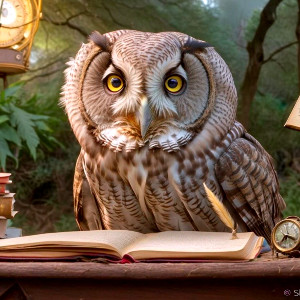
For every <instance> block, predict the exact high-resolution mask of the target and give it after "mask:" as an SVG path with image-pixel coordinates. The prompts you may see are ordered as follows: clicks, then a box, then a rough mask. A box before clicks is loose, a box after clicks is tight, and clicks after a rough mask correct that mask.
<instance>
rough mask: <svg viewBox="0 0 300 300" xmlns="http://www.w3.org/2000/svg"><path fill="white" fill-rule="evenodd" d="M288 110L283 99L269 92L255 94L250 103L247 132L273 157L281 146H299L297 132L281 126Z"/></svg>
mask: <svg viewBox="0 0 300 300" xmlns="http://www.w3.org/2000/svg"><path fill="white" fill-rule="evenodd" d="M290 111H291V108H290V107H289V106H288V105H287V103H286V102H285V101H284V100H282V99H279V98H275V97H273V96H272V95H269V94H268V95H260V96H259V95H257V96H256V98H255V100H254V102H253V104H252V108H251V114H250V119H251V124H250V130H249V132H250V133H251V134H252V135H253V136H254V137H255V138H256V139H257V140H259V141H260V142H261V143H262V144H263V146H264V147H265V148H266V150H267V151H268V152H270V153H271V154H272V155H273V156H275V157H276V155H277V153H278V152H279V151H281V150H282V149H283V148H285V149H286V150H287V151H292V150H293V149H294V148H297V147H299V132H296V131H293V130H290V129H287V128H284V127H283V125H284V123H285V121H286V119H287V117H288V115H289V113H290ZM283 141H284V144H283Z"/></svg>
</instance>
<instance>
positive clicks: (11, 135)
mask: <svg viewBox="0 0 300 300" xmlns="http://www.w3.org/2000/svg"><path fill="white" fill-rule="evenodd" d="M0 138H2V139H5V140H7V141H10V142H13V143H15V144H16V145H18V146H22V143H21V139H20V137H19V135H18V133H17V131H16V130H15V129H14V128H13V127H11V126H9V125H8V124H1V125H0Z"/></svg>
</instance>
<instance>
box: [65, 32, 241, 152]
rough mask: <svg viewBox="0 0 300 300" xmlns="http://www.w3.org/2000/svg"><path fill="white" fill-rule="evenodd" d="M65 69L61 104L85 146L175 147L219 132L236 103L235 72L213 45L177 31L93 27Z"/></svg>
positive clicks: (230, 118) (229, 120)
mask: <svg viewBox="0 0 300 300" xmlns="http://www.w3.org/2000/svg"><path fill="white" fill-rule="evenodd" d="M69 65H70V67H69V68H68V69H67V70H66V84H65V85H64V88H63V97H62V104H63V105H64V106H65V108H66V111H67V114H68V117H69V120H70V123H71V125H72V128H73V131H74V133H75V135H76V137H77V139H78V141H79V143H80V144H81V146H82V147H83V148H84V149H86V148H88V147H89V145H91V144H97V145H99V144H101V145H102V146H104V147H108V148H110V149H112V150H113V151H131V150H134V149H137V148H139V147H143V146H144V145H146V144H148V146H149V148H150V149H152V148H162V149H163V150H165V151H169V152H171V151H176V150H179V149H180V147H182V146H184V145H185V144H187V143H188V142H189V141H190V140H191V139H192V138H193V137H194V136H195V135H197V136H198V135H203V138H204V139H205V138H206V137H207V136H208V135H209V136H214V137H216V138H217V137H219V136H220V135H224V134H225V133H226V132H227V131H228V129H229V128H230V127H231V126H232V124H233V122H234V119H235V114H236V106H237V97H236V90H235V87H234V83H233V79H232V76H231V73H230V71H229V69H228V67H227V65H226V63H225V62H224V61H223V60H222V58H221V57H220V56H219V55H218V54H217V52H216V51H215V50H214V49H213V48H212V47H210V46H209V45H208V44H207V43H205V42H203V41H199V40H196V39H193V38H191V37H190V36H188V35H186V34H182V33H177V32H162V33H149V32H139V31H131V30H120V31H115V32H111V33H107V34H104V35H101V34H100V33H98V32H94V33H93V34H92V35H91V36H90V42H89V43H88V44H83V45H82V47H81V49H80V51H79V52H78V54H77V56H76V58H75V60H73V61H71V62H70V63H69Z"/></svg>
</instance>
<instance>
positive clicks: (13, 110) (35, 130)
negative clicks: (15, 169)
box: [0, 83, 61, 169]
mask: <svg viewBox="0 0 300 300" xmlns="http://www.w3.org/2000/svg"><path fill="white" fill-rule="evenodd" d="M22 86H23V84H20V83H19V84H15V85H12V86H10V87H9V88H7V89H5V90H4V91H2V92H1V94H0V149H1V150H0V167H1V168H3V169H5V167H6V159H7V157H10V158H12V159H14V160H15V162H16V163H17V164H18V160H19V154H20V151H22V150H25V149H26V150H27V151H29V153H30V155H31V157H32V158H33V159H34V160H35V159H36V155H37V154H36V151H37V148H38V146H39V144H40V142H41V140H42V141H43V144H44V145H45V146H47V147H48V148H50V147H51V146H52V145H61V144H60V143H59V142H58V140H56V139H55V138H54V137H51V136H49V134H50V133H52V129H51V128H50V127H49V126H48V123H49V122H50V119H51V118H50V117H49V116H46V115H40V114H36V113H31V112H30V110H29V109H28V105H29V104H30V105H31V106H32V110H34V106H35V105H36V103H37V98H36V97H32V98H31V99H30V100H29V101H28V103H29V104H28V103H27V104H23V103H24V101H22V100H21V98H20V97H18V96H17V95H18V91H19V90H20V88H21V87H22Z"/></svg>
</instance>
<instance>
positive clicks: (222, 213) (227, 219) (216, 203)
mask: <svg viewBox="0 0 300 300" xmlns="http://www.w3.org/2000/svg"><path fill="white" fill-rule="evenodd" d="M203 186H204V189H205V192H206V195H207V199H208V200H209V202H210V203H211V205H212V207H213V210H214V211H215V213H216V214H217V215H218V216H219V218H220V219H221V221H222V222H223V223H224V225H226V226H227V227H229V228H230V229H231V231H232V237H231V239H232V240H234V239H237V238H238V236H237V234H236V222H235V221H234V220H233V219H232V217H231V215H230V213H229V211H228V210H227V208H226V207H225V206H224V204H223V203H222V202H221V201H220V200H219V199H218V197H217V196H216V195H215V194H214V193H213V192H212V191H211V190H210V189H209V188H208V187H207V186H206V184H205V183H203Z"/></svg>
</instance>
